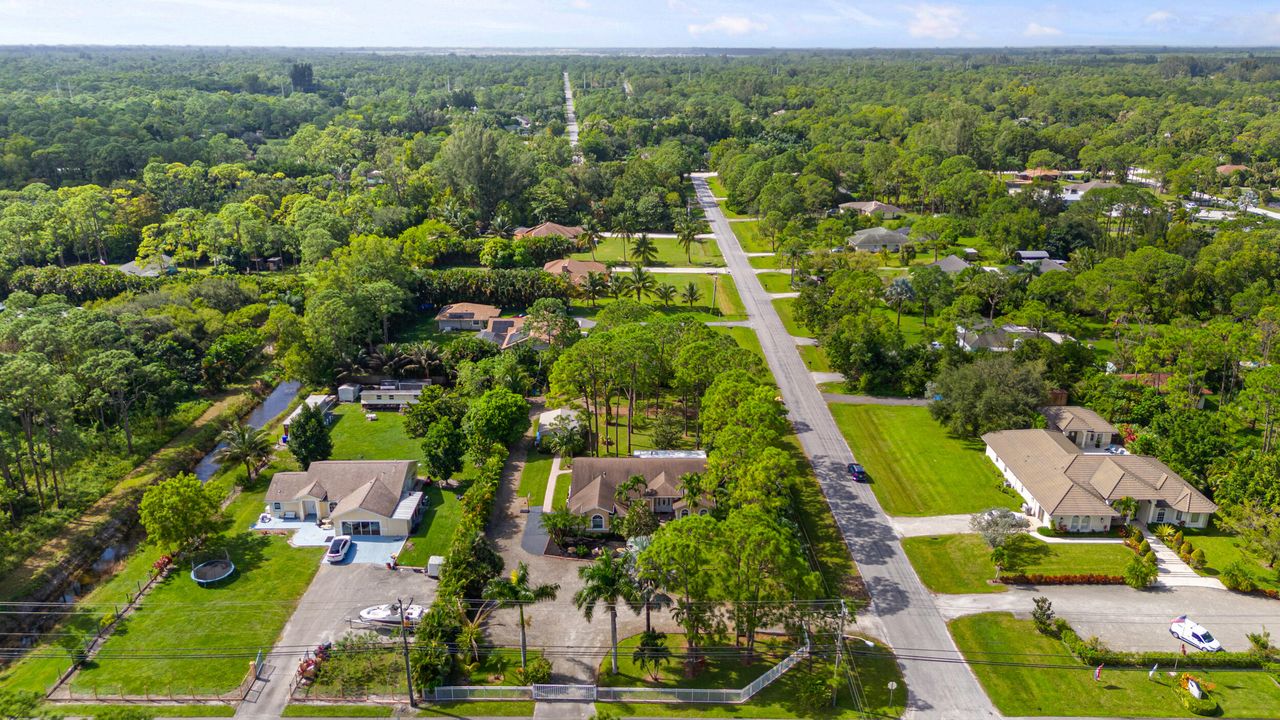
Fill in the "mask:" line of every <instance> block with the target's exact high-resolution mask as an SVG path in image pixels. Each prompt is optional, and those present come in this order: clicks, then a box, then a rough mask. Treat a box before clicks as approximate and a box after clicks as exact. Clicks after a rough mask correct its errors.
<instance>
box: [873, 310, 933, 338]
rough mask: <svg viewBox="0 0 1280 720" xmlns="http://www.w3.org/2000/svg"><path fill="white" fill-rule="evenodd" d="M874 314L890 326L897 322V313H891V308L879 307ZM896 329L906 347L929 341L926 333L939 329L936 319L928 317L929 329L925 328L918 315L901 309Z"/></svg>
mask: <svg viewBox="0 0 1280 720" xmlns="http://www.w3.org/2000/svg"><path fill="white" fill-rule="evenodd" d="M875 312H876V313H877V314H879V315H881V316H883V317H884V318H885V319H886V320H888V321H889V322H890V323H891V324H897V323H898V322H899V321H898V315H897V313H895V312H894V311H893V308H891V307H888V306H887V305H880V306H878V307H876V309H875ZM898 329H899V330H900V331H901V332H902V339H903V340H905V341H906V342H907V344H908V345H915V344H916V343H921V342H925V341H927V340H929V339H931V337H932V336H930V335H929V334H928V332H929V331H934V330H938V329H940V328H939V327H938V319H937V318H935V317H930V319H929V327H928V328H926V327H925V326H924V321H923V320H922V319H921V318H920V314H919V313H914V312H911V311H910V310H908V309H907V308H903V309H902V321H901V324H899V325H898Z"/></svg>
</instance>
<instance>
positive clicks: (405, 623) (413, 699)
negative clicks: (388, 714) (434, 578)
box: [396, 598, 418, 708]
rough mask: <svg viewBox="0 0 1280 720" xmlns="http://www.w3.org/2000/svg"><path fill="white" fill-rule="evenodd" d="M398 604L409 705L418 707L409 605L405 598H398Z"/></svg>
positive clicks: (411, 601) (410, 599)
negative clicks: (411, 658)
mask: <svg viewBox="0 0 1280 720" xmlns="http://www.w3.org/2000/svg"><path fill="white" fill-rule="evenodd" d="M412 604H413V598H409V605H412ZM396 605H397V607H398V608H399V611H400V641H401V645H402V646H403V647H404V681H405V683H407V684H408V687H409V707H412V708H416V707H418V700H417V696H416V695H415V694H414V692H413V671H412V670H411V669H410V668H409V633H408V628H409V620H408V618H406V617H405V612H407V611H408V606H407V605H405V604H404V600H402V599H400V598H396Z"/></svg>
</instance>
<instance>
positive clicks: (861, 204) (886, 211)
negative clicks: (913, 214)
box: [839, 200, 906, 220]
mask: <svg viewBox="0 0 1280 720" xmlns="http://www.w3.org/2000/svg"><path fill="white" fill-rule="evenodd" d="M839 208H840V211H841V212H856V213H858V214H859V215H879V216H880V217H882V218H884V219H886V220H892V219H894V218H896V217H900V216H902V215H903V214H904V213H905V212H906V211H905V210H903V209H902V208H900V207H898V206H897V205H890V204H889V203H882V202H880V201H879V200H854V201H853V202H846V203H840V205H839Z"/></svg>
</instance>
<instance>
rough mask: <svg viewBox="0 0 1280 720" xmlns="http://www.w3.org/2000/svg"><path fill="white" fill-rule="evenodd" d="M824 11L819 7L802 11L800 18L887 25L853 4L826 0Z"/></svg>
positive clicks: (811, 20) (816, 20)
mask: <svg viewBox="0 0 1280 720" xmlns="http://www.w3.org/2000/svg"><path fill="white" fill-rule="evenodd" d="M825 5H826V10H827V11H826V12H822V11H821V10H820V9H819V10H816V11H814V12H808V13H804V14H802V15H801V16H800V19H801V20H803V21H804V22H808V23H823V24H827V23H839V22H856V23H858V24H859V25H866V26H868V27H877V28H878V27H885V26H887V25H888V23H886V22H885V21H884V20H881V19H880V18H878V17H876V16H874V15H872V14H870V13H868V12H865V11H863V10H862V9H861V8H858V7H856V6H854V5H850V4H848V3H844V2H836V0H827V2H826V3H825Z"/></svg>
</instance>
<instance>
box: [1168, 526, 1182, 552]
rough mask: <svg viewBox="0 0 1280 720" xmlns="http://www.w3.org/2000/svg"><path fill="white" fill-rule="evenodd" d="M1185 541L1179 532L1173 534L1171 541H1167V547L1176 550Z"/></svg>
mask: <svg viewBox="0 0 1280 720" xmlns="http://www.w3.org/2000/svg"><path fill="white" fill-rule="evenodd" d="M1186 541H1187V539H1186V538H1184V537H1182V531H1181V530H1179V531H1177V532H1175V533H1174V534H1173V540H1171V541H1169V542H1168V545H1169V547H1171V548H1175V549H1176V548H1180V547H1182V544H1183V543H1185V542H1186Z"/></svg>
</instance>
